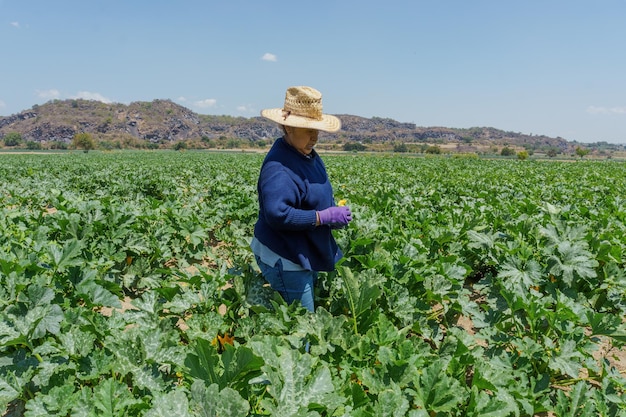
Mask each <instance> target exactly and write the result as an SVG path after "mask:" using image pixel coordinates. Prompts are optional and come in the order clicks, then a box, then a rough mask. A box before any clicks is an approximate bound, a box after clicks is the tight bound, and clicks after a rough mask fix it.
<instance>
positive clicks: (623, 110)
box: [587, 106, 626, 114]
mask: <svg viewBox="0 0 626 417" xmlns="http://www.w3.org/2000/svg"><path fill="white" fill-rule="evenodd" d="M587 113H590V114H626V107H598V106H589V107H587Z"/></svg>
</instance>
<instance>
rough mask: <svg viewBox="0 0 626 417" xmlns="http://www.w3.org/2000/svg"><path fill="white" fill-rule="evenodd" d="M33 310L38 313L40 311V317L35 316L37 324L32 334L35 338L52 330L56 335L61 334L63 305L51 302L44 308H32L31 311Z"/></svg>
mask: <svg viewBox="0 0 626 417" xmlns="http://www.w3.org/2000/svg"><path fill="white" fill-rule="evenodd" d="M31 311H37V313H39V314H38V315H39V317H37V318H35V321H36V325H35V328H34V329H33V332H32V334H31V337H32V338H33V339H39V338H42V337H44V336H45V335H46V332H50V333H52V334H54V335H58V334H59V332H60V330H61V322H62V321H63V318H64V316H63V310H62V309H61V307H59V306H58V305H57V304H50V305H48V306H46V307H44V308H40V309H33V310H30V311H29V313H30V312H31ZM27 316H28V315H27Z"/></svg>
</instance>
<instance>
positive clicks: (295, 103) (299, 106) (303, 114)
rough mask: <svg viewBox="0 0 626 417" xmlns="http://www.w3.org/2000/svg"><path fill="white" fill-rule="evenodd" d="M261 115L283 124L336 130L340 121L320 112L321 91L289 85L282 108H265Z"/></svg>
mask: <svg viewBox="0 0 626 417" xmlns="http://www.w3.org/2000/svg"><path fill="white" fill-rule="evenodd" d="M261 116H263V117H265V118H266V119H270V120H273V121H275V122H276V123H280V124H281V125H285V126H294V127H305V128H309V129H317V130H323V131H324V132H336V131H338V130H339V129H341V121H340V120H339V119H338V118H337V117H335V116H331V115H330V114H322V93H320V92H319V91H317V90H316V89H314V88H311V87H304V86H299V87H289V88H288V89H287V93H286V94H285V106H284V107H283V108H282V109H265V110H262V111H261Z"/></svg>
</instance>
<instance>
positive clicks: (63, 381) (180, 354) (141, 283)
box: [0, 151, 626, 417]
mask: <svg viewBox="0 0 626 417" xmlns="http://www.w3.org/2000/svg"><path fill="white" fill-rule="evenodd" d="M323 158H324V161H325V163H326V166H327V169H328V173H329V176H330V178H331V181H332V183H333V186H334V189H335V197H336V199H337V200H339V199H346V200H347V201H348V205H349V206H350V207H351V208H352V211H353V213H354V221H353V222H352V223H351V224H350V225H349V226H348V227H347V228H345V229H342V230H337V231H335V236H336V239H337V241H338V243H339V245H340V247H341V248H342V250H343V251H344V254H345V257H344V258H343V260H342V261H341V262H340V263H339V264H338V265H337V269H336V271H335V272H332V273H323V274H321V275H320V279H319V282H318V288H317V289H316V296H317V299H316V302H317V306H318V308H317V311H316V312H315V313H314V314H311V313H308V312H307V311H306V310H305V309H304V308H302V307H301V306H299V305H297V304H295V305H291V306H288V305H286V304H285V303H284V302H282V300H281V299H280V297H278V296H276V295H275V294H274V293H273V292H272V291H271V290H270V289H268V288H267V287H266V286H264V285H263V280H262V278H261V277H260V275H259V273H258V269H257V267H256V265H255V262H254V257H253V255H252V253H251V251H250V249H249V247H248V244H249V241H250V239H251V237H252V229H253V225H254V222H255V220H256V216H257V196H256V180H257V175H258V172H259V168H260V165H261V162H262V160H263V155H262V154H248V153H208V152H165V151H163V152H160V151H157V152H118V153H97V152H90V153H65V154H57V155H51V154H48V155H18V154H12V155H0V415H3V416H28V417H34V416H150V417H152V416H167V417H179V416H180V417H186V416H203V417H209V416H215V417H217V416H220V417H230V416H277V417H289V416H300V417H303V416H346V417H348V416H350V417H360V416H376V417H379V416H411V417H435V416H458V417H461V416H463V417H479V416H480V417H498V416H502V417H504V416H558V417H566V416H567V417H569V416H572V417H574V416H626V360H625V359H624V345H625V343H626V323H625V317H626V271H625V265H626V181H625V179H626V165H625V164H624V163H621V162H614V161H602V162H592V161H577V162H554V161H552V162H541V161H518V160H492V161H490V160H478V159H463V158H443V157H442V158H416V157H409V156H389V155H388V156H371V155H359V154H354V155H325V156H323ZM306 344H308V345H309V346H310V349H309V351H308V352H307V350H306V349H305V345H306Z"/></svg>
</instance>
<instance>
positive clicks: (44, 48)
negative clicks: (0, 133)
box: [0, 0, 626, 143]
mask: <svg viewBox="0 0 626 417" xmlns="http://www.w3.org/2000/svg"><path fill="white" fill-rule="evenodd" d="M0 51H1V54H2V55H1V56H2V58H1V60H0V115H2V116H8V115H11V114H14V113H18V112H20V111H22V110H26V109H29V108H30V107H32V106H33V105H34V104H43V103H45V102H47V101H49V100H52V99H67V98H76V97H81V98H87V99H95V100H101V101H105V102H120V103H126V104H128V103H130V102H133V101H152V100H154V99H171V100H173V101H174V102H176V103H179V104H181V105H183V106H185V107H188V108H190V109H192V110H193V111H196V112H198V113H202V114H227V115H233V116H244V117H251V116H257V115H258V114H259V112H260V110H261V109H263V108H267V107H281V106H282V103H283V99H284V94H285V90H286V88H287V87H289V86H291V85H309V86H312V87H315V88H317V89H319V90H320V91H321V92H322V94H323V103H324V111H325V112H327V113H332V114H353V115H358V116H363V117H373V116H377V117H388V118H392V119H395V120H398V121H401V122H412V123H415V124H417V125H418V126H445V127H456V128H468V127H474V126H489V127H495V128H497V129H502V130H507V131H514V132H521V133H527V134H528V133H532V134H545V135H548V136H552V137H557V136H560V137H563V138H565V139H567V140H576V141H579V142H596V141H607V142H612V143H626V52H625V51H626V1H624V0H567V1H566V0H541V1H538V0H526V1H507V0H398V1H394V0H388V1H385V2H382V1H370V0H336V1H331V0H318V1H292V2H288V1H285V0H281V1H274V0H254V1H253V0H249V1H243V0H219V1H212V0H203V1H201V0H151V1H147V0H125V1H122V0H109V1H104V0H29V1H24V0H0Z"/></svg>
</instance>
